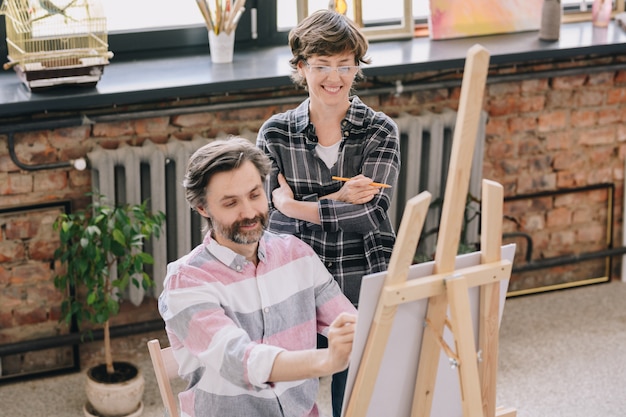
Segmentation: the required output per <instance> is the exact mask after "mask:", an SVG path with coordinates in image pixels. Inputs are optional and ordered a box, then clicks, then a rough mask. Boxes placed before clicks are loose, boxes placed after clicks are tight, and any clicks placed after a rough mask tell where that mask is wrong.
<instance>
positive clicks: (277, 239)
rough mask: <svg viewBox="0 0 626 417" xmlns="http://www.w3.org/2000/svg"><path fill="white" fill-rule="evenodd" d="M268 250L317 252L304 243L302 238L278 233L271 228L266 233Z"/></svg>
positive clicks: (307, 253)
mask: <svg viewBox="0 0 626 417" xmlns="http://www.w3.org/2000/svg"><path fill="white" fill-rule="evenodd" d="M264 238H265V241H266V244H267V245H268V250H270V251H275V250H282V251H283V252H284V251H285V250H287V251H293V252H294V253H300V254H302V255H310V254H315V252H314V251H313V249H312V248H311V247H310V246H309V245H307V244H306V243H304V242H303V241H302V240H300V238H298V237H297V236H294V235H290V234H287V233H276V232H271V231H269V230H266V231H265V235H264Z"/></svg>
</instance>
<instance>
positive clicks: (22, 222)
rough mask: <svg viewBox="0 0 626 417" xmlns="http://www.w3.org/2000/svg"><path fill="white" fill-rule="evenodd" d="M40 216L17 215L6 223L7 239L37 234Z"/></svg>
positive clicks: (26, 237)
mask: <svg viewBox="0 0 626 417" xmlns="http://www.w3.org/2000/svg"><path fill="white" fill-rule="evenodd" d="M38 229H39V218H33V217H26V216H15V217H13V218H11V219H9V221H8V222H7V224H6V228H5V233H6V238H7V240H19V239H30V238H32V237H33V236H35V235H36V234H37V230H38Z"/></svg>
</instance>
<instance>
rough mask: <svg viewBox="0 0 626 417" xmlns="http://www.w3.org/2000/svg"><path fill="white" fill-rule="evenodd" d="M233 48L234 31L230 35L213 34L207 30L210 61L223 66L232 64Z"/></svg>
mask: <svg viewBox="0 0 626 417" xmlns="http://www.w3.org/2000/svg"><path fill="white" fill-rule="evenodd" d="M234 48H235V31H234V30H233V31H231V32H230V34H227V33H226V32H220V33H219V35H216V34H215V32H213V31H212V30H209V50H210V53H211V61H213V63H215V64H225V63H228V62H233V50H234Z"/></svg>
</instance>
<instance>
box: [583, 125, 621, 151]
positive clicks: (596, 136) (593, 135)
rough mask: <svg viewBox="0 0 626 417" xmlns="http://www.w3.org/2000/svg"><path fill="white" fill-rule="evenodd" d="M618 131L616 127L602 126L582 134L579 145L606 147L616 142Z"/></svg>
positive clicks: (584, 131)
mask: <svg viewBox="0 0 626 417" xmlns="http://www.w3.org/2000/svg"><path fill="white" fill-rule="evenodd" d="M616 132H617V129H616V127H615V126H600V127H597V128H593V129H587V130H583V131H581V132H580V138H579V139H578V143H579V144H580V145H588V146H595V145H606V144H611V143H614V142H615V138H616V136H617V135H616Z"/></svg>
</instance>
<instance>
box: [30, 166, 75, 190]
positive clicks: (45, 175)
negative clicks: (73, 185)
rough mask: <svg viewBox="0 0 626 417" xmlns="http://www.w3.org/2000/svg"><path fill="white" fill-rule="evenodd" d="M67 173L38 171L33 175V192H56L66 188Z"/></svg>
mask: <svg viewBox="0 0 626 417" xmlns="http://www.w3.org/2000/svg"><path fill="white" fill-rule="evenodd" d="M67 184H68V181H67V172H65V171H61V172H59V171H56V172H49V171H38V172H36V173H35V174H34V185H35V187H34V191H35V192H40V191H46V192H50V191H58V190H64V189H65V188H67Z"/></svg>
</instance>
